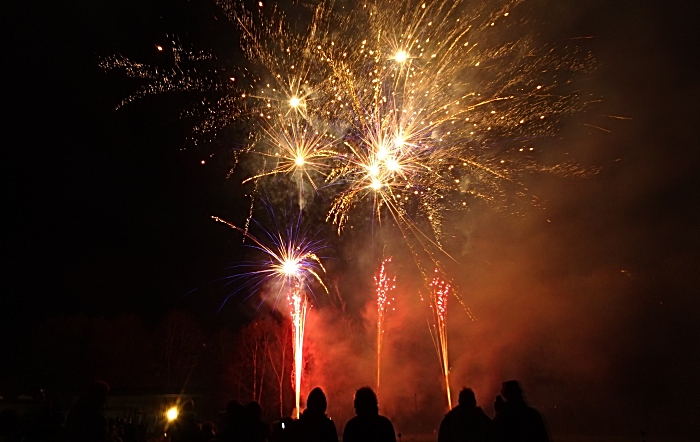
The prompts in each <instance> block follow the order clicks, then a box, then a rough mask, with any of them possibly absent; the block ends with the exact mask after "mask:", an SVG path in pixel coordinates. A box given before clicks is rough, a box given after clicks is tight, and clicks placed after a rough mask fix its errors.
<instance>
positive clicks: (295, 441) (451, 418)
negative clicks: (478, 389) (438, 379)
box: [0, 380, 550, 442]
mask: <svg viewBox="0 0 700 442" xmlns="http://www.w3.org/2000/svg"><path fill="white" fill-rule="evenodd" d="M108 395H109V386H108V384H107V383H105V382H101V381H98V382H94V383H93V384H91V385H90V386H89V387H88V388H87V389H86V391H85V392H84V394H83V395H81V396H80V397H79V398H78V399H77V400H76V401H75V403H74V404H73V406H72V407H71V408H70V411H69V412H68V414H67V416H65V418H63V416H62V415H60V413H53V412H52V409H51V407H42V408H41V411H40V412H39V413H38V415H37V416H36V417H35V420H34V421H33V422H32V424H31V425H26V424H25V425H23V424H22V423H21V422H20V420H19V419H18V416H17V415H16V414H13V413H12V410H8V409H6V410H4V411H2V412H1V413H0V442H33V441H35V442H43V441H46V442H339V438H338V429H337V428H336V424H335V422H334V421H333V420H331V418H330V417H329V416H327V415H326V409H327V407H328V402H327V398H326V395H325V393H324V392H323V390H321V389H320V388H318V387H317V388H314V389H313V390H311V392H310V393H309V395H308V398H307V401H306V409H305V410H304V411H303V413H301V415H300V417H299V419H296V420H295V419H292V418H290V417H282V418H280V419H279V420H277V421H275V422H272V423H267V422H265V421H264V420H263V419H262V416H263V409H262V407H261V405H260V404H259V403H258V402H256V401H251V402H249V403H247V404H246V405H243V404H241V403H240V402H238V401H236V400H232V401H230V402H229V403H228V404H227V406H226V410H225V412H223V413H222V415H221V416H220V420H219V421H218V422H217V424H215V423H213V422H211V421H202V420H199V419H198V418H197V415H196V414H195V410H194V402H193V401H192V400H186V401H185V402H183V403H182V404H181V405H180V407H179V414H178V416H177V418H175V419H173V420H172V421H171V422H169V423H168V424H167V425H166V427H165V428H163V431H162V432H159V433H158V434H155V435H154V434H150V435H146V434H144V428H143V427H139V426H138V425H135V424H133V423H131V422H129V421H126V420H114V419H111V420H110V419H107V418H106V417H105V409H104V407H105V403H106V401H107V397H108ZM493 405H494V410H495V416H494V418H493V419H491V418H490V417H489V416H487V415H486V413H485V412H484V411H483V410H482V409H481V407H479V406H478V405H477V401H476V396H475V395H474V392H473V391H472V390H471V389H470V388H463V389H462V390H461V391H460V393H459V400H458V405H457V406H456V407H454V408H453V409H452V410H450V411H449V412H448V413H447V414H445V416H444V418H443V419H442V421H441V423H440V426H439V430H438V431H437V441H438V442H515V441H518V442H549V440H550V436H549V432H548V430H547V426H546V425H545V422H544V420H543V418H542V416H541V414H540V413H539V412H538V411H537V410H535V409H534V408H532V407H531V406H529V405H528V404H527V402H526V401H525V397H524V395H523V390H522V388H521V386H520V383H519V382H518V381H515V380H511V381H506V382H504V383H503V384H502V389H501V394H500V395H499V396H497V397H496V400H495V402H494V404H493ZM353 406H354V408H355V416H354V417H352V418H351V419H350V420H348V422H347V423H346V424H345V426H344V428H343V432H342V441H343V442H396V440H397V435H396V432H395V429H394V426H393V424H392V423H391V421H390V420H389V419H388V418H387V417H385V416H382V415H381V414H379V403H378V401H377V396H376V394H375V393H374V391H373V390H372V389H371V388H369V387H362V388H360V389H358V390H357V391H356V392H355V397H354V402H353ZM398 436H399V438H400V437H401V435H400V434H399V435H398Z"/></svg>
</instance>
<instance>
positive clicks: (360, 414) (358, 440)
mask: <svg viewBox="0 0 700 442" xmlns="http://www.w3.org/2000/svg"><path fill="white" fill-rule="evenodd" d="M354 405H355V414H357V416H355V417H353V418H352V419H350V420H349V421H348V423H347V424H345V429H344V430H343V442H396V433H394V426H393V425H392V424H391V421H390V420H389V419H387V418H386V417H384V416H380V415H379V406H378V405H377V396H376V395H375V394H374V391H372V389H371V388H369V387H362V388H360V389H359V390H357V392H356V393H355V404H354Z"/></svg>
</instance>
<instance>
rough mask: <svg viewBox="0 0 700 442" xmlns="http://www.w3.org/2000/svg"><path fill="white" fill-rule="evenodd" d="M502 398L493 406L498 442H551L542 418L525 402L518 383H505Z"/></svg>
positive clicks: (497, 399)
mask: <svg viewBox="0 0 700 442" xmlns="http://www.w3.org/2000/svg"><path fill="white" fill-rule="evenodd" d="M501 396H503V397H502V398H501ZM501 396H498V397H496V402H495V403H494V404H493V406H494V409H495V410H496V417H495V418H494V419H493V425H494V431H495V436H496V442H549V432H548V431H547V427H546V426H545V423H544V420H543V419H542V416H541V415H540V413H539V412H538V411H537V410H535V409H534V408H532V407H530V406H529V405H528V404H527V403H526V402H525V398H524V397H523V391H522V389H521V388H520V383H518V381H506V382H504V383H503V384H502V388H501Z"/></svg>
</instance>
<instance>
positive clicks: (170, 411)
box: [165, 407, 178, 422]
mask: <svg viewBox="0 0 700 442" xmlns="http://www.w3.org/2000/svg"><path fill="white" fill-rule="evenodd" d="M177 414H178V411H177V407H172V408H170V409H168V411H166V412H165V417H167V418H168V420H169V421H171V422H172V421H174V420H175V419H177Z"/></svg>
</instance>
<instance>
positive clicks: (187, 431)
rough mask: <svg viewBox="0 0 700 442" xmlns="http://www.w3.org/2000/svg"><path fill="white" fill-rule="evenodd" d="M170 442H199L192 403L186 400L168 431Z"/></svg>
mask: <svg viewBox="0 0 700 442" xmlns="http://www.w3.org/2000/svg"><path fill="white" fill-rule="evenodd" d="M168 434H169V435H170V439H171V440H172V442H199V427H198V426H197V420H196V416H195V414H194V401H192V400H187V401H185V402H184V403H183V404H182V407H180V410H179V412H178V415H177V419H175V421H174V422H173V423H172V424H171V426H170V428H169V429H168Z"/></svg>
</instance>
